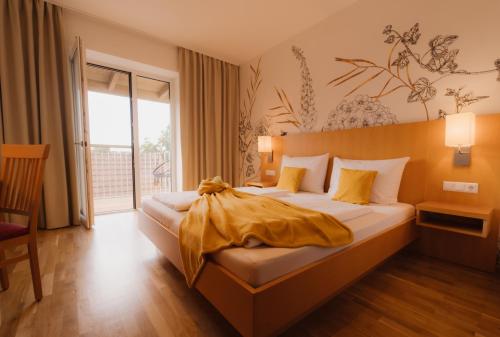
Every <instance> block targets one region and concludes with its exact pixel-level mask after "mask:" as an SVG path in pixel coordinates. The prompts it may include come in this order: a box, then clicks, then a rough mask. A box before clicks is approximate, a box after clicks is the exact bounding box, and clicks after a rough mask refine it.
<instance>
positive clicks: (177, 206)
mask: <svg viewBox="0 0 500 337" xmlns="http://www.w3.org/2000/svg"><path fill="white" fill-rule="evenodd" d="M236 190H239V191H242V192H247V193H251V194H257V195H265V196H268V197H281V196H286V195H287V194H289V192H288V191H287V190H283V189H279V188H276V187H269V188H259V187H251V186H249V187H238V188H236ZM199 197H200V195H199V194H198V192H196V191H185V192H168V193H158V194H155V195H153V199H155V200H156V201H159V202H160V203H162V204H164V205H165V206H167V207H169V208H171V209H174V210H176V211H179V212H183V211H187V210H189V208H190V207H191V204H192V203H193V202H195V201H196V200H198V198H199Z"/></svg>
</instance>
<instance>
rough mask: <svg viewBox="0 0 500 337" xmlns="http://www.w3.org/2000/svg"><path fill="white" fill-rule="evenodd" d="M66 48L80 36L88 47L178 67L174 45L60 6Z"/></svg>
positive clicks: (69, 48) (142, 60)
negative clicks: (61, 8)
mask: <svg viewBox="0 0 500 337" xmlns="http://www.w3.org/2000/svg"><path fill="white" fill-rule="evenodd" d="M63 23H64V33H65V39H66V46H67V48H68V50H71V47H72V45H73V43H74V37H75V36H80V37H81V38H82V39H83V41H84V43H85V47H86V48H87V49H92V50H95V51H98V52H101V53H105V54H110V55H113V56H118V57H121V58H125V59H129V60H132V61H136V62H140V63H144V64H148V65H152V66H155V67H159V68H163V69H167V70H174V71H175V70H177V46H175V45H173V44H169V43H167V42H164V41H161V40H159V39H156V38H154V37H150V36H148V35H146V34H144V33H142V32H138V31H135V30H131V29H129V28H126V27H125V26H119V25H115V24H112V23H108V22H105V21H103V20H100V19H97V18H93V17H90V16H87V15H84V14H81V13H77V12H75V11H72V10H68V9H63Z"/></svg>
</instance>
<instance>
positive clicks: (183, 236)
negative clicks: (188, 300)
mask: <svg viewBox="0 0 500 337" xmlns="http://www.w3.org/2000/svg"><path fill="white" fill-rule="evenodd" d="M198 193H199V194H200V195H201V197H200V198H199V199H198V200H196V201H195V202H194V203H193V205H192V206H191V208H190V210H189V212H188V213H187V215H186V216H185V218H184V219H183V220H182V222H181V225H180V229H179V241H180V250H181V256H182V262H183V265H184V274H185V276H186V281H187V283H188V285H189V286H190V287H191V286H192V285H193V284H194V282H195V280H196V277H197V276H198V274H199V272H200V271H201V269H202V267H203V265H204V263H205V257H204V255H205V254H208V253H213V252H216V251H219V250H221V249H223V248H227V247H230V246H243V245H244V244H245V243H246V241H247V240H248V239H249V238H255V239H258V240H260V241H262V242H264V243H265V244H267V245H269V246H273V247H285V248H296V247H302V246H320V247H336V246H342V245H346V244H348V243H350V242H352V232H351V230H350V229H349V228H348V227H346V226H344V225H343V224H342V223H341V222H339V221H338V220H337V219H335V218H334V217H332V216H331V215H328V214H324V213H320V212H317V211H313V210H310V209H305V208H301V207H298V206H295V205H292V204H288V203H286V202H283V201H280V200H276V199H272V198H269V197H265V196H258V195H253V194H248V193H243V192H240V191H236V190H234V189H232V188H231V187H230V186H229V185H228V184H227V183H224V182H223V181H222V180H221V179H220V178H219V177H216V178H214V179H212V180H203V181H202V182H201V184H200V186H199V188H198Z"/></svg>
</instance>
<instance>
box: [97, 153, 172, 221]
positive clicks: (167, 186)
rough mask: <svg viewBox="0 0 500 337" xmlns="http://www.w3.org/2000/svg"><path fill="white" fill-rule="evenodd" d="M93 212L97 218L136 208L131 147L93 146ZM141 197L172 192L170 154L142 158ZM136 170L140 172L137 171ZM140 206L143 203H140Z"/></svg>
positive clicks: (144, 155)
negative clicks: (100, 215) (104, 214)
mask: <svg viewBox="0 0 500 337" xmlns="http://www.w3.org/2000/svg"><path fill="white" fill-rule="evenodd" d="M90 149H91V157H92V183H93V189H92V190H93V196H94V212H95V213H96V214H103V213H110V212H118V211H126V210H130V209H133V208H134V175H133V165H132V162H133V160H132V147H131V146H123V145H100V144H93V145H90ZM138 162H139V165H140V168H139V169H140V171H139V172H140V182H139V183H140V184H138V186H139V185H140V189H141V197H143V198H144V197H147V196H151V195H152V194H154V193H159V192H167V191H171V189H172V176H171V169H170V167H171V165H170V164H171V161H170V153H169V152H149V151H148V152H146V151H141V152H140V154H139V160H138ZM136 169H137V168H136ZM139 204H140V203H139Z"/></svg>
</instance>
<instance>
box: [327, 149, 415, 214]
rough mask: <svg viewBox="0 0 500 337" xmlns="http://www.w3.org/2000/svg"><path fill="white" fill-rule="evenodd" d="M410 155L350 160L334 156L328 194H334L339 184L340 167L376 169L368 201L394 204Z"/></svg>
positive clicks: (396, 200)
mask: <svg viewBox="0 0 500 337" xmlns="http://www.w3.org/2000/svg"><path fill="white" fill-rule="evenodd" d="M408 160H410V157H403V158H395V159H384V160H351V159H341V158H338V157H335V158H334V159H333V170H332V176H331V179H330V189H329V190H328V194H329V195H330V196H333V195H335V193H336V192H337V189H338V186H339V178H340V171H341V169H342V168H347V169H353V170H369V171H377V172H378V173H377V176H376V177H375V181H374V182H373V187H372V194H371V196H370V202H374V203H377V204H394V203H396V202H398V193H399V185H400V184H401V177H402V176H403V171H404V169H405V165H406V163H407V162H408Z"/></svg>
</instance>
